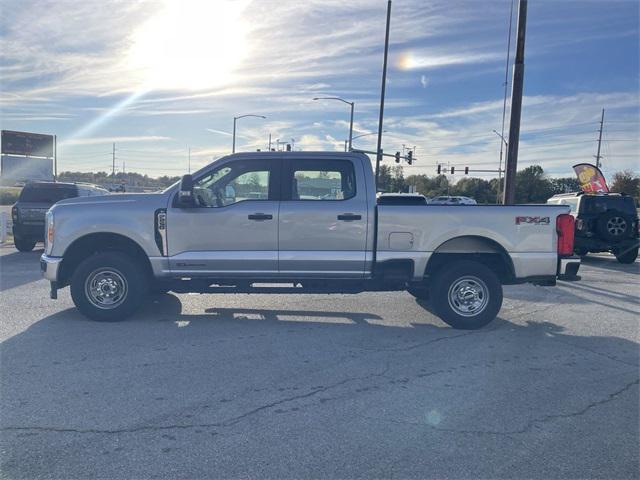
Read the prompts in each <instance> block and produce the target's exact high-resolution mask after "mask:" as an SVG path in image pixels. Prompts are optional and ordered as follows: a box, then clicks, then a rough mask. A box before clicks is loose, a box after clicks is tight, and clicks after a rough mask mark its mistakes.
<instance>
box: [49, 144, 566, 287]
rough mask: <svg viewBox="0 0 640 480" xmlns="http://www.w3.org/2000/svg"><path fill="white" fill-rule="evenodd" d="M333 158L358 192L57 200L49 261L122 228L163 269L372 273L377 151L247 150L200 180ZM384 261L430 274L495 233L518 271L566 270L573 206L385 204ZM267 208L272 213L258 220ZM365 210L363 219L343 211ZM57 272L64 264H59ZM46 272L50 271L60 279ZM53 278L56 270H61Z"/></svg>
mask: <svg viewBox="0 0 640 480" xmlns="http://www.w3.org/2000/svg"><path fill="white" fill-rule="evenodd" d="M255 158H258V159H265V158H266V159H269V160H272V161H274V162H282V160H283V159H290V160H291V162H293V164H294V165H295V161H296V159H315V160H318V159H327V160H344V161H349V162H352V163H353V165H354V169H355V178H356V194H355V196H354V197H353V198H351V199H348V200H338V201H336V200H333V201H322V200H321V201H310V200H290V201H272V200H245V201H241V202H238V203H235V204H232V205H229V206H226V207H219V208H178V207H175V206H173V199H174V196H175V195H176V194H177V191H178V188H179V186H178V185H177V184H176V185H174V186H172V187H170V188H169V189H167V190H166V191H164V192H162V193H154V194H126V195H109V196H104V197H89V198H74V199H68V200H64V201H62V202H59V203H58V204H56V205H55V206H54V207H52V212H53V215H54V225H55V236H54V241H53V245H50V246H48V248H47V251H46V254H45V255H44V256H43V260H45V261H47V260H48V259H51V261H52V262H55V261H56V259H59V258H60V257H63V256H64V253H65V251H66V250H67V248H69V246H71V245H72V243H73V242H74V241H75V240H78V239H79V238H81V237H83V236H85V235H87V234H90V233H103V232H104V233H115V234H119V235H122V236H124V237H127V238H129V239H131V240H133V241H134V242H136V243H137V244H138V245H139V246H140V247H141V248H142V250H143V251H144V252H145V253H146V255H147V256H148V257H149V259H150V261H151V265H152V268H153V271H154V274H155V275H156V276H157V277H198V276H201V277H210V278H225V277H227V278H229V277H233V278H238V277H246V278H248V279H250V278H257V279H268V278H274V279H277V278H288V279H296V278H300V279H304V278H317V279H332V278H367V277H369V276H371V273H372V266H373V259H374V251H373V249H374V237H375V234H376V232H375V228H376V223H375V210H376V196H375V186H374V175H373V171H372V167H371V162H370V160H369V158H368V157H366V156H365V155H363V154H359V153H338V152H286V153H280V152H260V153H240V154H234V155H230V156H227V157H223V158H221V159H220V160H218V161H216V162H214V163H212V164H211V165H208V166H207V167H205V168H203V169H202V170H200V171H198V172H196V173H195V174H194V175H193V177H194V180H197V179H198V178H199V177H202V176H204V175H206V174H207V172H209V171H211V169H213V168H217V167H219V166H220V165H223V164H225V163H228V162H234V161H237V160H247V159H255ZM158 209H166V211H167V239H168V241H167V243H168V249H167V250H168V255H167V256H163V255H162V253H161V252H160V250H159V249H158V246H157V244H156V242H155V232H154V228H155V227H154V213H155V212H156V211H157V210H158ZM377 211H378V225H377V252H375V253H376V255H375V258H376V261H377V262H384V261H387V260H396V259H408V260H411V261H413V264H414V273H413V276H414V279H416V280H419V279H421V278H423V276H424V273H425V269H426V267H427V263H428V261H429V258H430V256H431V255H432V254H433V253H434V252H436V251H438V252H449V253H456V252H461V253H474V252H482V251H486V250H487V246H486V245H487V243H486V241H483V240H482V239H488V240H490V241H492V242H495V244H497V245H499V246H500V247H502V248H503V249H504V251H506V252H507V254H508V255H509V257H510V258H511V261H512V263H513V266H514V271H515V275H516V278H526V277H534V276H551V275H556V270H557V264H558V263H557V262H558V257H557V254H556V242H557V235H556V231H555V224H556V217H557V216H558V215H559V214H561V213H568V211H569V208H568V207H566V206H542V205H516V206H480V205H461V206H437V205H415V206H414V205H411V206H402V205H382V206H378V207H377ZM255 213H263V214H269V215H272V219H271V220H261V221H256V220H249V219H248V215H250V214H255ZM341 214H355V215H360V216H361V219H359V220H352V221H341V220H338V219H337V217H338V215H341ZM516 216H530V217H537V216H544V217H549V219H550V221H549V223H548V224H546V225H540V224H522V225H516V221H515V218H516ZM51 270H52V271H54V270H55V271H57V270H58V269H57V268H55V269H53V268H52V269H51ZM55 276H56V275H55V274H49V273H47V272H46V271H45V277H46V278H49V279H50V280H56V278H55ZM52 277H53V278H52Z"/></svg>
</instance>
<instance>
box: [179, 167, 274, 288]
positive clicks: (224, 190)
mask: <svg viewBox="0 0 640 480" xmlns="http://www.w3.org/2000/svg"><path fill="white" fill-rule="evenodd" d="M280 175H281V160H280V159H279V158H278V159H273V158H271V159H232V160H229V161H226V162H222V163H215V164H214V165H212V167H211V169H210V170H209V171H207V172H204V173H202V174H199V175H198V176H197V177H196V178H194V189H193V195H194V197H195V200H196V201H195V203H196V205H195V206H194V207H189V208H180V207H177V206H176V205H175V204H174V205H173V206H171V207H170V208H169V209H168V212H167V231H168V242H167V244H168V250H169V267H170V269H171V272H172V273H175V274H179V275H184V276H206V277H210V278H225V277H226V278H229V277H243V276H246V277H252V278H268V277H276V276H277V275H278V207H279V204H280V202H279V196H280Z"/></svg>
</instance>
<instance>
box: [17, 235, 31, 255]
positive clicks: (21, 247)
mask: <svg viewBox="0 0 640 480" xmlns="http://www.w3.org/2000/svg"><path fill="white" fill-rule="evenodd" d="M13 243H14V245H15V246H16V249H17V250H18V251H20V252H30V251H31V250H33V247H35V246H36V241H35V240H33V239H31V238H22V237H15V238H14V239H13Z"/></svg>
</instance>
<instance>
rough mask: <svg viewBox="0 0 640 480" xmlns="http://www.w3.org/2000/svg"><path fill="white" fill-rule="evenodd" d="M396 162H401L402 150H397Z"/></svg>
mask: <svg viewBox="0 0 640 480" xmlns="http://www.w3.org/2000/svg"><path fill="white" fill-rule="evenodd" d="M396 163H400V152H396Z"/></svg>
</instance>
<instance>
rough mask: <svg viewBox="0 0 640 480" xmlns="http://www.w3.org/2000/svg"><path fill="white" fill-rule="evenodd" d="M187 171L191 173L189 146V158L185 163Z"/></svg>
mask: <svg viewBox="0 0 640 480" xmlns="http://www.w3.org/2000/svg"><path fill="white" fill-rule="evenodd" d="M187 173H191V147H189V159H188V164H187Z"/></svg>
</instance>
